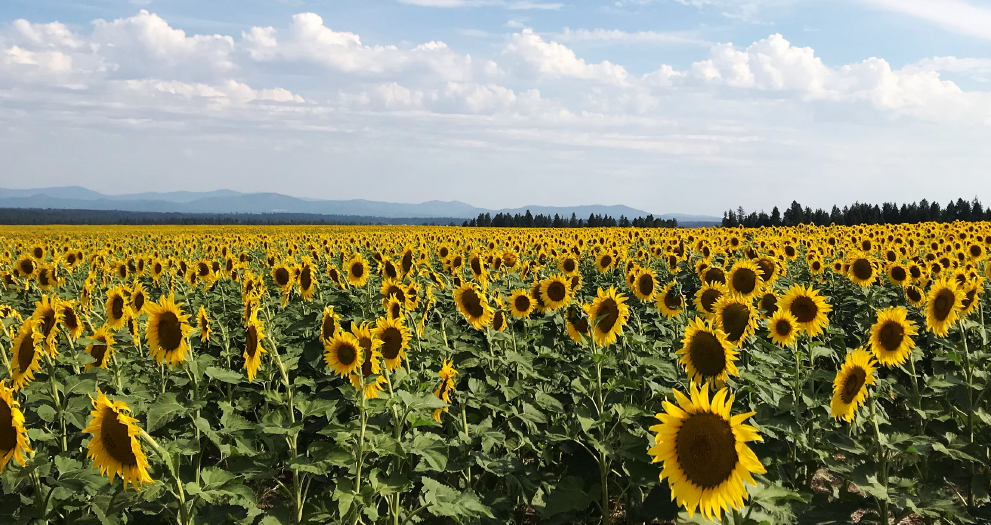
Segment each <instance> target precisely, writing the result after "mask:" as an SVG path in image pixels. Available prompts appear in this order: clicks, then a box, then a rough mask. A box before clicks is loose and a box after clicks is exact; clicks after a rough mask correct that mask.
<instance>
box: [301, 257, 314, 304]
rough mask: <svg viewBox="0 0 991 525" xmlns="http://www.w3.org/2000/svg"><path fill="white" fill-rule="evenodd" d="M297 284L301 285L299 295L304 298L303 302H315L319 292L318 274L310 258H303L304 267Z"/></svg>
mask: <svg viewBox="0 0 991 525" xmlns="http://www.w3.org/2000/svg"><path fill="white" fill-rule="evenodd" d="M297 283H298V284H299V295H301V296H303V300H304V301H311V300H313V296H314V295H315V294H316V291H317V272H316V269H315V268H314V267H313V262H312V260H310V259H309V258H308V257H304V258H303V266H302V267H301V268H300V269H299V278H298V279H297Z"/></svg>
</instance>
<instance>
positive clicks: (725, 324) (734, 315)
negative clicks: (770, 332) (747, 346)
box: [713, 294, 758, 347]
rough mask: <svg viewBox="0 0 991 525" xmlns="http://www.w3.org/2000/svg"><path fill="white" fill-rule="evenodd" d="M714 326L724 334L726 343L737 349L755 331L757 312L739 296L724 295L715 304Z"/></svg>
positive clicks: (747, 301)
mask: <svg viewBox="0 0 991 525" xmlns="http://www.w3.org/2000/svg"><path fill="white" fill-rule="evenodd" d="M715 309H716V315H715V316H714V317H713V319H714V321H715V326H717V327H718V328H720V329H721V330H722V331H723V332H725V333H726V341H727V342H728V343H729V344H730V345H731V346H733V347H738V346H740V345H741V344H743V342H744V341H746V339H747V338H748V337H750V336H751V335H753V333H754V331H756V330H757V317H758V316H757V312H756V311H754V309H753V307H752V306H750V301H749V300H748V299H745V298H744V297H743V296H740V295H735V294H731V295H724V296H723V297H722V298H720V299H719V301H717V302H716V306H715Z"/></svg>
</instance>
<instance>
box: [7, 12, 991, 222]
mask: <svg viewBox="0 0 991 525" xmlns="http://www.w3.org/2000/svg"><path fill="white" fill-rule="evenodd" d="M0 159H3V161H2V162H0V187H13V188H29V187H43V186H60V185H68V184H78V185H82V186H86V187H89V188H92V189H95V190H98V191H102V192H105V193H129V192H140V191H171V190H181V189H185V190H212V189H219V188H230V189H235V190H239V191H246V192H251V191H275V192H280V193H285V194H289V195H295V196H302V197H314V198H328V199H352V198H365V199H373V200H387V201H397V202H421V201H426V200H433V199H440V200H461V201H465V202H468V203H470V204H473V205H476V206H483V207H489V208H503V207H515V206H522V205H527V204H543V205H577V204H593V203H595V204H627V205H630V206H634V207H637V208H640V209H644V210H647V211H651V212H654V213H668V212H682V213H701V214H721V212H722V211H723V210H725V209H727V208H729V207H736V206H738V205H742V206H744V207H745V208H747V209H748V210H749V209H760V208H765V209H768V210H769V209H770V207H771V206H773V205H775V204H778V205H787V204H788V203H789V202H790V201H791V200H792V199H798V200H799V201H800V202H802V203H803V204H807V205H811V206H813V207H816V206H823V207H828V206H829V205H832V204H833V203H838V204H841V205H842V204H848V203H852V202H853V201H856V200H860V201H871V202H878V201H883V200H895V201H898V202H902V201H906V200H917V199H921V198H928V199H930V200H933V199H935V200H939V201H941V202H943V203H945V202H946V201H947V200H949V199H951V198H952V199H955V198H957V197H964V198H971V197H974V196H979V197H981V198H982V199H983V200H986V201H987V200H991V1H986V0H982V1H980V2H978V1H977V0H601V1H585V0H582V1H573V0H327V1H317V0H314V1H311V0H236V1H235V0H222V1H221V0H218V1H202V0H132V1H129V2H128V1H111V0H88V1H86V2H73V1H68V0H3V1H2V2H0Z"/></svg>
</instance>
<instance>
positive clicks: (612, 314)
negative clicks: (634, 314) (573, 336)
mask: <svg viewBox="0 0 991 525" xmlns="http://www.w3.org/2000/svg"><path fill="white" fill-rule="evenodd" d="M586 313H587V314H588V318H589V320H590V321H591V322H592V338H593V339H594V340H595V344H597V345H599V346H609V345H611V344H613V343H615V342H616V339H617V338H618V337H619V336H620V335H622V334H623V327H624V326H626V322H627V321H628V320H629V319H630V307H629V306H627V305H626V296H625V295H623V294H621V293H619V292H618V291H617V290H616V287H615V286H610V287H609V290H605V291H604V290H603V289H602V288H599V291H598V294H597V296H596V298H595V299H594V300H593V301H592V303H591V304H589V305H588V306H587V309H586Z"/></svg>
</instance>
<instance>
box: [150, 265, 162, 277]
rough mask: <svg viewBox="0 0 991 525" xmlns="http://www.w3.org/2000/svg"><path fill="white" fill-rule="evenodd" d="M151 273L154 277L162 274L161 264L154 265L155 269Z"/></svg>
mask: <svg viewBox="0 0 991 525" xmlns="http://www.w3.org/2000/svg"><path fill="white" fill-rule="evenodd" d="M152 272H153V273H154V274H155V275H158V274H160V273H162V264H161V263H155V267H154V268H153V269H152Z"/></svg>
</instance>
